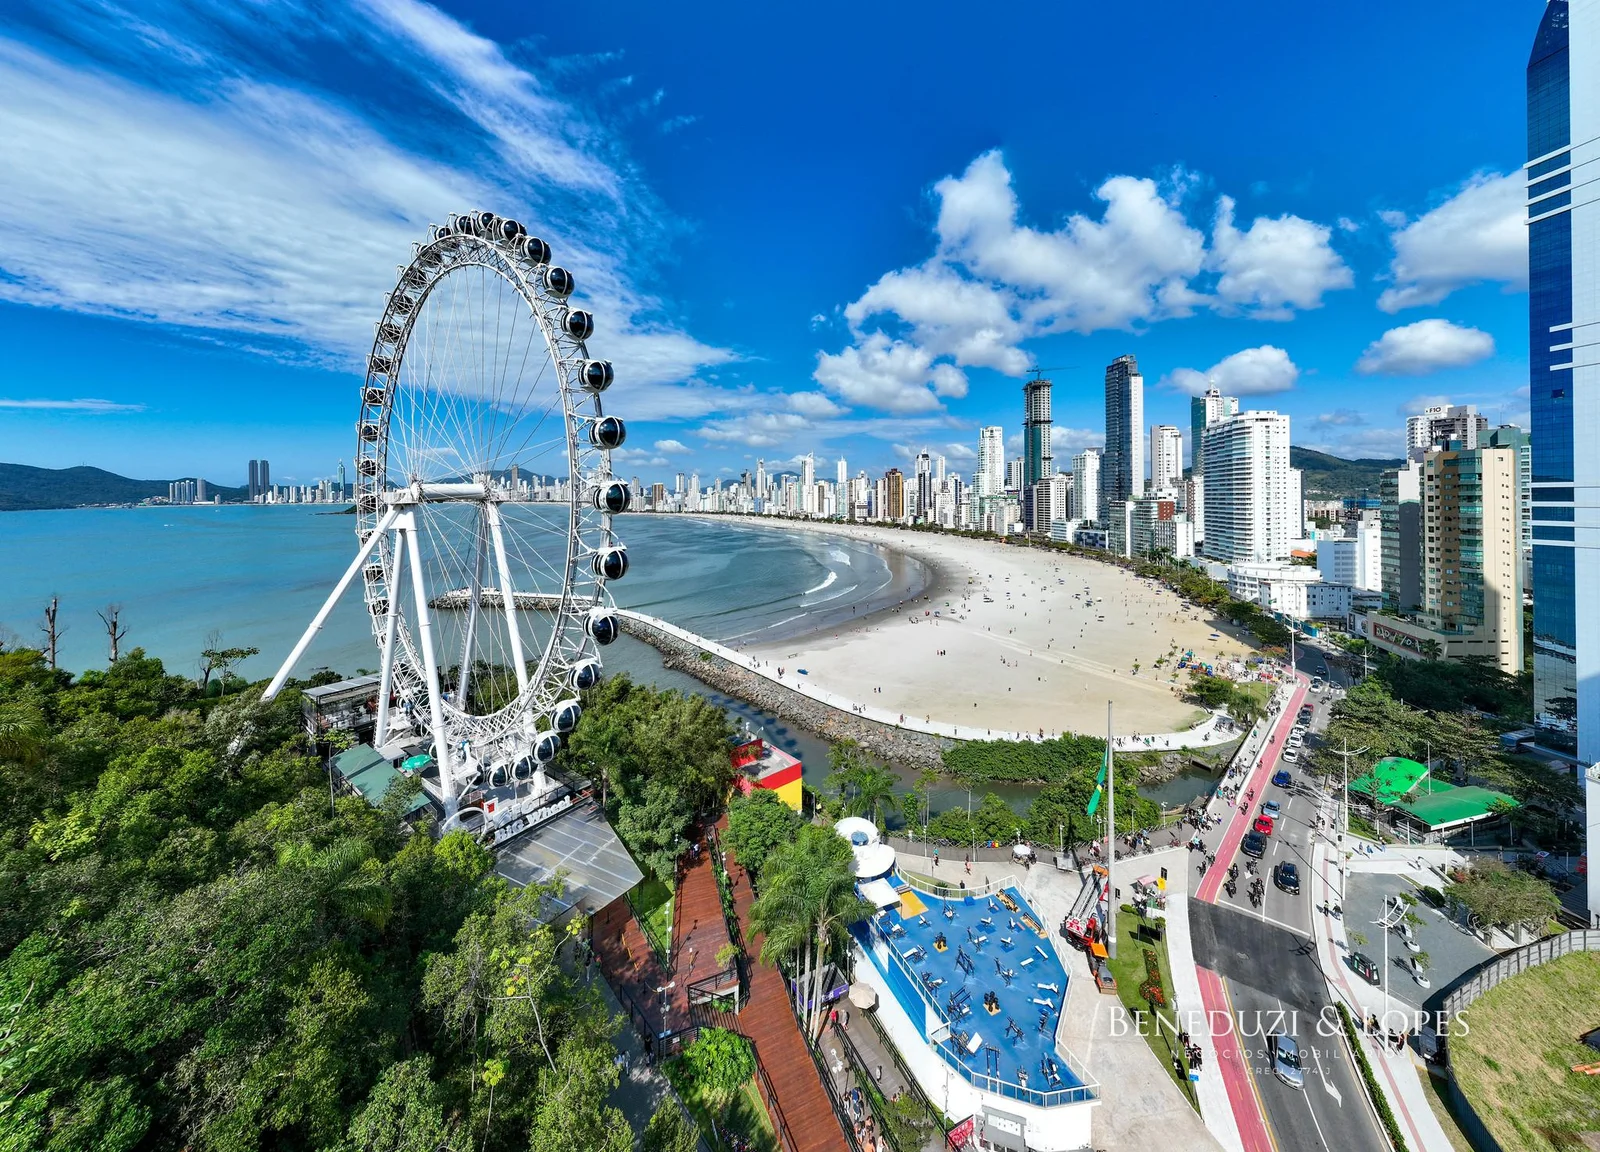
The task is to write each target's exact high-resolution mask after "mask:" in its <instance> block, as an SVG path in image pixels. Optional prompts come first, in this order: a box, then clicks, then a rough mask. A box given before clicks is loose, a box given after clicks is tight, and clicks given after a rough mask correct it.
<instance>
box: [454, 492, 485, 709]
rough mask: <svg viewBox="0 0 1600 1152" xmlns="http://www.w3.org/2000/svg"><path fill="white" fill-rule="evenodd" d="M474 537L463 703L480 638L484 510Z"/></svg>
mask: <svg viewBox="0 0 1600 1152" xmlns="http://www.w3.org/2000/svg"><path fill="white" fill-rule="evenodd" d="M473 535H474V537H475V539H474V541H473V545H472V549H473V555H472V588H471V592H472V598H471V601H470V602H469V603H468V605H467V628H466V635H465V636H463V637H462V641H461V677H460V679H458V680H457V681H456V699H457V700H463V701H464V700H466V698H467V685H468V684H470V683H471V680H472V646H473V644H474V643H475V642H476V641H477V638H478V601H479V600H481V599H483V562H484V559H485V554H486V553H487V552H488V551H489V548H488V541H487V540H485V539H484V531H483V510H482V508H480V509H479V514H478V530H477V531H476V532H475V533H473Z"/></svg>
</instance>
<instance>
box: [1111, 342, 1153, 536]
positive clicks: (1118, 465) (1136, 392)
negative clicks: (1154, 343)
mask: <svg viewBox="0 0 1600 1152" xmlns="http://www.w3.org/2000/svg"><path fill="white" fill-rule="evenodd" d="M1143 490H1144V377H1143V376H1142V375H1140V373H1139V362H1138V361H1137V360H1135V359H1134V358H1133V357H1132V356H1118V357H1117V358H1116V359H1115V360H1113V361H1112V362H1111V363H1110V364H1108V365H1106V449H1105V458H1104V459H1103V460H1102V461H1101V467H1100V501H1101V503H1102V504H1106V505H1109V504H1114V503H1118V502H1121V501H1124V500H1132V499H1133V498H1134V497H1135V496H1137V495H1139V493H1140V492H1142V491H1143Z"/></svg>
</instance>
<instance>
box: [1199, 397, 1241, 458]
mask: <svg viewBox="0 0 1600 1152" xmlns="http://www.w3.org/2000/svg"><path fill="white" fill-rule="evenodd" d="M1238 414H1239V398H1238V397H1237V396H1224V395H1223V394H1222V393H1221V392H1219V391H1218V390H1217V389H1215V388H1207V389H1206V390H1205V393H1204V394H1203V395H1200V396H1191V397H1190V398H1189V451H1190V453H1191V454H1192V455H1193V457H1194V462H1193V464H1192V465H1191V466H1190V471H1191V472H1192V473H1193V474H1194V475H1196V476H1198V475H1200V473H1202V472H1204V471H1205V453H1204V452H1203V451H1202V450H1201V446H1200V433H1202V432H1204V431H1205V430H1206V429H1207V428H1208V427H1209V426H1211V425H1212V424H1215V423H1216V422H1217V421H1218V420H1221V419H1223V418H1224V417H1226V416H1237V415H1238Z"/></svg>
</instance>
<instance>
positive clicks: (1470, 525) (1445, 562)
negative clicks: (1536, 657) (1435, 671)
mask: <svg viewBox="0 0 1600 1152" xmlns="http://www.w3.org/2000/svg"><path fill="white" fill-rule="evenodd" d="M1422 536H1423V576H1422V615H1423V616H1424V617H1426V618H1427V619H1428V620H1429V622H1430V623H1431V624H1433V626H1434V627H1435V629H1436V630H1438V631H1441V632H1452V633H1462V634H1468V635H1480V636H1482V637H1483V638H1484V641H1485V644H1484V647H1483V649H1482V650H1480V651H1478V652H1477V653H1476V654H1478V655H1484V656H1488V657H1490V658H1491V659H1493V660H1494V661H1495V662H1496V663H1497V664H1498V666H1499V668H1500V670H1501V671H1502V672H1505V673H1506V674H1507V675H1513V676H1514V675H1516V674H1517V673H1518V672H1521V671H1522V545H1521V541H1520V540H1519V539H1518V535H1517V456H1516V452H1515V451H1514V450H1513V449H1510V448H1479V449H1474V450H1471V451H1466V450H1462V451H1442V452H1430V453H1429V454H1428V456H1427V458H1426V460H1425V461H1424V462H1423V474H1422Z"/></svg>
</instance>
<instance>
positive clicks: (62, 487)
mask: <svg viewBox="0 0 1600 1152" xmlns="http://www.w3.org/2000/svg"><path fill="white" fill-rule="evenodd" d="M171 483H172V482H171V481H170V480H130V479H129V478H128V477H126V476H118V475H117V474H116V473H115V472H107V471H105V470H104V469H101V468H90V467H87V466H79V467H77V468H34V467H32V466H31V465H27V464H0V512H4V511H15V510H18V509H23V508H77V507H79V506H80V505H84V504H137V503H139V501H141V500H149V499H152V498H154V497H162V498H165V497H166V495H167V491H168V485H170V484H171ZM206 488H207V490H208V491H209V492H211V493H215V494H216V495H219V496H221V497H222V498H223V499H224V500H242V499H244V496H245V490H244V489H243V488H223V487H220V486H218V485H215V484H212V483H210V482H209V481H207V484H206Z"/></svg>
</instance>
